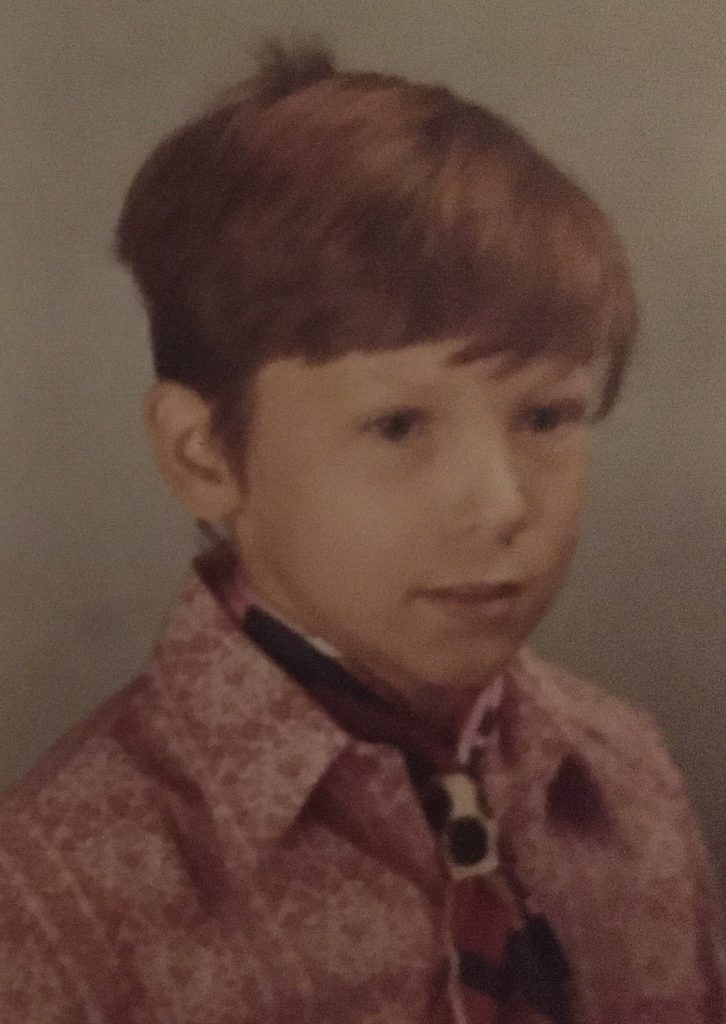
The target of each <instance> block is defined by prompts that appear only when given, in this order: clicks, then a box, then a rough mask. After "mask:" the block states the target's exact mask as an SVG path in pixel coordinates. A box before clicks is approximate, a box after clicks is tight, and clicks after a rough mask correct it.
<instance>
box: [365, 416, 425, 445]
mask: <svg viewBox="0 0 726 1024" xmlns="http://www.w3.org/2000/svg"><path fill="white" fill-rule="evenodd" d="M423 418H424V417H423V414H422V413H421V412H420V411H419V410H418V409H397V410H396V411H395V412H391V413H388V414H387V415H385V416H381V417H380V418H379V419H377V420H376V421H375V423H374V424H373V428H374V429H375V430H376V432H377V433H378V434H380V436H381V437H383V438H384V439H385V440H386V441H392V442H393V443H396V442H397V441H405V440H406V439H407V438H408V437H410V435H411V434H412V433H413V431H414V430H415V428H416V427H418V426H419V425H420V424H421V422H422V420H423Z"/></svg>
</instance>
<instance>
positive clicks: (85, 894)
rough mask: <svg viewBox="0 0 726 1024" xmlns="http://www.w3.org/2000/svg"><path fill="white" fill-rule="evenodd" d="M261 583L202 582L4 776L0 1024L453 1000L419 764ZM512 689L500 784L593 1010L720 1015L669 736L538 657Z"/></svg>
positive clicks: (708, 910) (682, 1019)
mask: <svg viewBox="0 0 726 1024" xmlns="http://www.w3.org/2000/svg"><path fill="white" fill-rule="evenodd" d="M248 599H249V595H247V596H246V595H245V594H244V592H243V591H238V592H237V593H236V595H230V594H226V595H222V594H221V593H219V594H214V593H213V592H212V590H211V589H210V587H209V585H208V584H206V583H204V582H203V581H202V579H201V578H199V577H198V576H196V575H195V576H193V577H192V578H191V579H190V580H189V582H188V583H187V585H186V586H185V587H184V590H183V592H182V594H181V596H180V599H179V603H178V606H177V607H176V608H175V610H174V612H173V614H172V616H171V618H170V621H169V623H168V625H167V628H166V631H165V633H164V635H163V637H162V638H161V639H160V640H159V642H158V643H157V644H156V646H155V648H154V650H153V652H152V653H151V655H150V657H149V660H148V662H147V664H146V665H145V666H144V668H143V670H142V672H141V673H140V674H139V675H138V677H137V678H136V679H135V680H133V681H132V682H131V683H130V684H129V685H128V686H127V687H125V688H124V689H123V690H122V691H121V692H120V693H119V694H117V695H116V696H115V697H114V698H112V699H111V700H110V701H109V702H107V703H106V704H105V705H104V706H103V707H102V708H100V709H99V710H98V711H97V712H96V713H95V714H94V715H93V716H92V717H91V718H90V719H88V720H87V721H86V722H84V723H82V724H81V725H80V726H79V727H77V728H76V729H75V730H74V731H73V732H72V733H70V734H69V735H68V736H66V737H65V738H64V739H63V740H61V741H60V742H59V743H58V744H57V745H56V747H55V748H53V750H51V751H50V753H49V754H48V755H46V757H45V758H44V759H43V760H42V761H41V762H40V763H39V764H38V766H36V768H35V770H34V771H33V772H32V773H31V774H30V775H29V777H28V778H27V779H25V780H24V781H23V782H21V783H20V784H18V785H17V786H16V787H15V788H14V789H13V790H12V791H11V792H10V793H8V794H7V795H6V796H5V798H4V800H3V802H2V805H1V806H0V1007H1V1009H0V1020H2V1022H3V1024H51V1022H52V1024H61V1022H62V1024H253V1022H254V1024H259V1022H263V1021H264V1022H265V1024H268V1022H269V1024H283V1022H284V1024H287V1022H295V1024H333V1022H335V1024H340V1022H345V1024H424V1022H427V1024H428V1022H430V1024H437V1022H443V1021H446V1020H447V1011H446V1007H445V980H446V974H447V965H446V937H445V935H444V934H443V925H442V919H443V915H442V910H443V907H444V903H445V899H446V883H445V879H444V877H443V875H442V871H441V865H440V861H439V859H438V857H437V854H436V849H435V844H434V840H433V837H432V835H431V832H430V830H429V827H428V824H427V822H426V820H425V818H424V816H423V812H422V811H421V808H420V805H419V802H418V800H417V798H416V796H415V793H414V792H413V790H412V787H411V783H410V781H409V778H408V773H407V770H406V766H405V763H404V760H403V757H402V755H401V754H399V753H398V752H397V751H396V750H394V749H392V748H390V747H388V746H384V745H381V744H369V743H365V742H362V741H358V740H354V739H352V738H351V737H350V736H349V735H347V734H346V733H345V732H343V731H342V730H341V729H340V728H339V727H338V726H337V725H336V724H335V723H334V722H333V721H332V720H331V719H330V718H329V717H328V716H327V715H326V714H325V713H324V712H323V711H322V710H321V709H320V707H319V706H318V705H317V704H316V703H314V701H313V700H312V699H311V698H310V697H309V696H308V695H307V694H306V693H305V691H304V690H303V689H302V688H301V687H300V686H299V685H298V684H297V683H296V682H295V681H294V680H293V679H291V678H290V677H289V676H288V675H286V674H285V673H284V672H283V671H282V670H281V669H279V668H278V667H277V666H276V665H275V664H274V663H273V662H272V661H271V660H270V659H269V658H268V657H267V656H266V655H265V654H263V653H262V652H261V651H260V650H259V649H258V648H256V647H255V645H254V644H253V643H252V642H251V641H250V640H249V639H248V638H247V637H246V636H245V635H244V634H243V633H242V632H241V630H240V628H239V621H238V620H239V616H240V614H241V613H242V612H243V610H244V606H245V601H246V600H248ZM494 692H495V691H494V690H492V691H490V695H489V697H488V698H483V700H486V699H491V695H492V694H493V693H494ZM500 697H501V702H502V703H501V711H502V714H501V718H502V726H501V729H500V732H499V733H498V734H497V735H496V737H495V739H494V740H493V741H492V742H491V743H490V744H489V745H488V746H487V748H486V751H485V754H486V756H485V757H484V771H483V776H482V786H485V787H486V791H487V796H488V799H489V802H490V804H491V805H492V807H493V810H494V812H495V814H496V816H497V818H498V821H499V831H500V837H501V844H502V854H503V856H506V857H507V858H508V859H509V863H510V865H511V866H512V868H513V870H514V871H515V872H516V874H517V877H518V879H519V881H520V882H521V885H522V887H523V889H524V891H525V892H526V893H527V894H528V895H529V900H530V905H531V906H532V908H533V910H534V911H536V912H541V913H543V914H545V915H546V916H547V918H548V920H549V921H550V922H551V923H552V925H553V927H554V928H555V930H556V933H557V935H558V938H559V939H560V942H561V943H562V945H563V948H564V949H565V951H566V954H567V957H568V959H569V961H570V965H571V970H572V977H573V984H574V994H575V1021H576V1022H577V1024H615V1022H617V1024H664V1022H666V1021H667V1022H668V1024H723V1022H724V1021H725V1020H726V1014H725V1011H724V977H725V975H726V971H725V970H724V959H723V946H722V938H721V935H722V933H721V927H722V925H721V922H720V918H719V912H720V911H719V898H718V894H717V891H716V886H715V883H714V881H713V877H712V874H711V871H710V868H709V865H708V861H707V857H706V853H705V850H704V846H703V843H702V840H701V837H700V834H699V831H698V828H697V826H696V825H695V823H694V820H693V817H692V814H691V812H690V810H689V807H688V803H687V800H686V797H685V795H684V791H683V785H682V780H681V778H680V775H679V773H678V772H677V770H676V769H675V768H674V767H673V765H672V763H671V762H670V760H669V758H668V756H667V754H666V752H665V750H664V747H663V744H662V740H661V737H660V734H659V732H658V730H657V729H656V728H655V726H654V725H653V724H652V723H651V721H650V719H649V718H648V717H647V716H645V715H644V714H642V713H641V712H638V711H635V710H633V709H631V708H629V707H627V706H626V705H624V704H623V703H622V702H620V701H618V700H616V699H615V698H612V697H610V696H607V695H605V694H603V693H601V692H600V691H599V690H597V689H595V688H594V687H592V686H590V685H589V684H586V683H583V682H580V681H578V680H576V679H574V678H573V677H571V676H569V675H567V674H566V673H564V672H562V671H560V670H557V669H555V668H553V667H551V666H548V665H546V664H545V663H544V662H542V661H540V660H539V659H537V658H536V657H535V656H534V655H532V654H531V653H529V652H528V651H527V650H523V651H522V652H521V655H520V656H519V657H518V658H517V659H515V662H514V663H513V664H512V666H511V667H510V670H509V671H507V673H505V674H504V676H503V677H502V680H501V691H500ZM483 707H484V706H483V704H482V705H481V706H479V707H477V708H475V709H474V712H473V713H472V717H471V718H470V720H469V722H468V723H467V726H466V727H465V730H464V735H463V736H462V742H468V743H470V742H475V741H476V728H477V722H478V719H479V717H480V716H481V713H482V711H483Z"/></svg>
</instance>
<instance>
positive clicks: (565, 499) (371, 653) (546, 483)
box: [234, 341, 596, 720]
mask: <svg viewBox="0 0 726 1024" xmlns="http://www.w3.org/2000/svg"><path fill="white" fill-rule="evenodd" d="M461 344H462V343H461V342H460V341H447V342H434V343H426V344H422V345H418V346H415V347H411V348H407V349H403V350H400V351H393V352H383V353H351V354H349V355H345V356H342V357H340V358H338V359H336V360H334V361H332V362H329V363H327V364H324V365H318V366H310V365H306V364H305V363H303V362H302V361H301V360H298V359H283V360H278V361H275V362H273V363H270V364H268V365H267V366H265V367H264V368H263V369H262V371H261V372H260V375H259V378H258V380H257V383H256V411H255V422H254V424H253V429H252V432H251V437H250V446H249V456H248V487H247V489H246V491H245V492H244V494H243V495H241V497H240V506H239V508H238V510H237V513H236V515H235V517H234V530H235V534H236V538H237V543H238V546H239V549H240V553H241V556H242V559H243V561H244V564H245V569H246V572H247V576H248V579H249V581H250V583H251V585H252V586H253V587H254V588H255V589H256V590H257V591H258V593H259V594H260V596H261V597H262V598H264V599H265V600H266V601H267V602H268V604H269V605H270V606H271V608H272V609H276V610H277V611H278V612H279V614H280V615H281V616H283V617H284V618H286V619H287V620H288V621H291V622H292V623H294V624H296V625H297V626H299V627H300V628H301V629H303V630H304V631H305V632H308V633H310V634H313V635H316V636H321V637H323V638H324V639H326V640H327V641H328V642H329V643H331V644H332V645H333V646H334V647H336V648H337V649H338V650H339V651H341V652H342V654H343V656H344V658H345V659H346V661H347V662H348V664H349V665H350V667H352V668H353V669H354V670H355V671H357V672H358V673H359V675H360V676H362V677H363V678H368V679H369V680H378V681H379V684H380V683H381V681H383V686H382V688H383V689H387V690H389V691H392V692H394V693H396V694H398V695H399V696H401V697H403V698H404V700H405V701H406V702H410V703H411V704H412V705H413V706H415V707H417V708H418V709H419V710H420V711H423V712H425V713H426V714H428V715H432V714H433V716H434V717H437V716H440V717H441V719H442V720H446V719H448V718H451V717H452V716H454V715H456V714H457V713H458V712H457V710H456V708H457V705H459V704H461V703H462V702H463V701H465V699H466V694H467V691H468V692H471V688H472V687H480V686H481V685H482V684H484V683H486V682H487V681H488V680H489V679H491V678H492V677H493V676H494V675H495V674H496V673H497V672H498V671H499V670H500V669H501V668H502V666H503V665H504V664H505V663H506V662H507V661H508V660H509V658H510V657H511V656H512V655H513V654H514V653H515V651H516V649H517V648H518V647H519V646H520V644H521V643H522V641H523V640H524V639H525V637H526V636H527V635H528V634H529V633H530V632H531V630H532V629H533V628H534V627H535V626H536V624H537V623H538V622H539V620H540V619H541V617H542V615H543V614H544V612H545V610H546V609H547V607H548V606H549V604H550V602H551V600H552V598H553V597H554V595H555V594H556V593H557V591H558V589H559V588H560V586H561V584H562V582H563V579H564V577H565V575H566V572H567V569H568V567H569V564H570V561H571V557H572V554H573V551H574V548H575V544H576V541H577V536H578V532H579V526H580V520H581V514H582V511H583V506H584V503H585V497H586V485H587V475H588V463H589V448H590V431H591V427H590V425H589V422H588V421H587V413H588V411H589V410H590V408H591V406H592V404H593V400H594V398H595V397H596V396H595V395H594V394H593V390H594V383H593V377H592V373H591V371H590V370H589V369H588V368H586V367H579V368H574V369H573V368H572V367H569V368H568V367H567V366H566V365H565V364H564V363H561V362H556V361H554V360H553V359H540V360H537V361H532V362H530V363H527V364H525V366H524V367H523V368H520V369H518V370H516V371H513V372H510V373H509V374H508V375H506V376H500V377H496V376H494V374H493V371H494V370H495V369H496V368H498V367H499V366H501V357H494V358H492V357H488V358H487V359H480V360H478V361H475V362H471V363H468V364H464V365H461V366H453V367H452V366H447V365H445V362H446V358H447V357H448V356H449V355H450V354H451V353H452V352H453V351H455V350H456V349H458V348H459V347H460V346H461ZM480 583H484V584H500V583H513V584H516V589H515V590H514V591H513V592H511V593H509V594H508V595H506V596H505V597H503V598H500V599H499V600H498V601H494V600H491V599H490V600H488V601H486V600H484V601H478V602H477V601H471V600H470V601H463V600H456V599H454V598H452V597H449V596H447V594H446V593H445V592H442V588H454V587H462V586H464V585H471V584H480Z"/></svg>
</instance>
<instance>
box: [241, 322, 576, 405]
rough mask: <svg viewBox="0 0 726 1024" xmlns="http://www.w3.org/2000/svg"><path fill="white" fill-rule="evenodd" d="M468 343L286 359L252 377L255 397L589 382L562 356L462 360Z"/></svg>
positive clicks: (349, 400) (304, 398)
mask: <svg viewBox="0 0 726 1024" xmlns="http://www.w3.org/2000/svg"><path fill="white" fill-rule="evenodd" d="M467 345H468V339H461V338H455V339H447V340H444V341H441V340H437V341H426V342H421V343H420V344H416V345H410V346H407V347H406V348H402V349H395V350H387V351H378V352H349V353H346V354H344V355H342V356H338V357H337V358H335V359H332V360H330V361H328V362H325V363H319V364H310V363H307V362H305V361H304V360H303V359H302V358H300V357H286V358H284V359H277V360H273V361H272V362H270V363H268V364H266V365H265V366H264V367H263V368H262V370H261V371H260V374H259V376H258V381H257V384H258V391H257V393H258V397H259V398H261V399H262V400H263V403H264V402H265V400H267V401H271V402H272V403H273V404H274V403H275V401H276V399H277V400H280V401H284V402H285V403H286V404H287V405H288V407H289V406H290V405H298V404H299V403H305V404H306V405H312V407H317V408H323V407H332V406H339V407H346V406H348V407H353V406H355V405H358V404H360V403H361V402H363V401H365V399H367V398H368V399H375V398H376V397H377V396H380V397H381V398H383V397H385V396H395V395H397V394H400V395H401V396H403V395H410V396H412V397H414V396H415V395H416V394H420V395H421V396H424V395H426V394H430V395H431V396H432V397H433V396H434V395H435V394H440V393H441V390H442V389H444V388H447V387H454V388H455V387H456V386H457V384H459V383H460V384H466V385H472V384H476V385H481V386H484V385H486V384H493V385H499V386H501V387H503V388H505V389H506V388H512V389H515V390H519V389H523V390H526V389H528V388H533V387H542V386H544V387H546V386H553V385H555V384H559V383H561V382H566V383H573V384H577V383H579V382H582V383H589V382H590V380H591V379H592V364H590V363H581V362H579V363H578V362H576V361H575V360H574V359H572V358H570V359H567V358H565V357H564V356H562V355H542V356H537V357H535V358H532V359H528V360H526V361H524V362H522V363H519V364H512V362H511V357H508V356H507V354H502V353H498V354H496V355H485V356H480V357H478V358H476V359H467V360H462V359H461V358H459V357H460V354H461V352H462V351H463V350H465V349H466V348H467Z"/></svg>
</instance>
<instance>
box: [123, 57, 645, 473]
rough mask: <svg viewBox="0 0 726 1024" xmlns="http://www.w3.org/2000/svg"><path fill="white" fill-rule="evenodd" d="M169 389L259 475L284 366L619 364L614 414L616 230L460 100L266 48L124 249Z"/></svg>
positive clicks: (610, 398)
mask: <svg viewBox="0 0 726 1024" xmlns="http://www.w3.org/2000/svg"><path fill="white" fill-rule="evenodd" d="M117 252H118V255H119V257H120V259H121V260H122V261H123V262H124V263H125V264H127V265H128V266H129V267H130V269H131V270H132V272H133V274H134V276H135V278H136V280H137V282H138V284H139V286H140V289H141V292H142V294H143V297H144V300H145V304H146V307H147V310H148V313H149V317H150V322H151V336H152V343H153V353H154V366H155V370H156V373H157V375H158V376H159V377H164V378H171V379H174V380H178V381H180V382H182V383H184V384H186V385H188V386H189V387H192V388H194V389H195V390H197V391H198V392H199V393H200V394H201V395H203V396H204V397H205V398H206V399H207V400H208V401H210V403H211V404H212V409H213V421H212V422H213V429H214V430H215V432H216V433H217V434H218V436H219V437H220V439H221V441H222V442H223V444H224V448H225V451H226V453H227V454H228V455H229V456H230V458H231V459H232V460H233V464H235V465H238V464H240V463H241V460H242V457H243V452H244V441H245V436H246V430H247V426H248V424H249V417H250V415H251V408H252V407H251V393H250V388H249V385H250V383H251V381H252V380H253V378H254V374H255V371H256V370H257V369H259V368H260V367H261V366H262V365H263V364H264V363H265V362H267V361H268V360H270V359H273V358H275V357H278V356H285V355H292V354H299V355H301V356H303V357H304V358H306V359H308V360H311V361H318V360H325V359H328V358H331V357H334V356H336V355H338V354H341V353H344V352H347V351H351V350H353V349H361V350H376V349H390V348H397V347H401V346H404V345H407V344H410V343H412V342H415V341H422V340H425V339H432V338H436V337H442V338H443V337H454V336H462V337H470V338H471V345H470V346H469V351H468V356H467V357H474V356H475V355H477V354H479V353H481V352H483V351H491V352H495V351H506V352H509V353H511V354H512V356H513V357H514V358H515V359H516V360H520V359H527V358H529V357H532V356H535V355H538V354H541V353H545V352H547V353H550V352H552V353H554V352H557V353H565V354H568V355H571V356H572V358H573V359H575V360H580V359H587V358H590V357H591V356H602V357H604V358H605V359H606V360H607V365H608V370H607V376H606V381H605V386H604V391H603V395H602V401H601V405H600V408H599V410H598V414H599V415H600V416H604V415H605V414H606V413H607V412H608V411H609V409H610V408H611V406H612V404H613V402H614V400H615V398H616V396H617V394H618V390H619V387H620V383H621V379H622V375H623V370H624V368H625V365H626V362H627V358H628V354H629V351H630V348H631V344H632V339H633V336H634V333H635V329H636V319H637V318H636V311H635V302H634V297H633V292H632V288H631V284H630V279H629V274H628V269H627V266H626V261H625V257H624V255H623V251H622V248H621V245H620V243H619V241H618V239H617V237H616V235H615V234H614V232H613V230H612V228H611V227H610V225H609V223H608V221H607V219H606V217H605V216H604V214H603V213H602V212H601V211H600V210H599V209H598V207H597V206H596V205H595V204H594V203H593V202H592V201H591V200H590V199H589V198H588V197H587V196H586V195H585V193H584V192H583V191H582V190H581V189H580V188H579V187H578V186H577V185H575V184H574V183H573V182H571V181H570V180H569V179H568V178H567V177H566V176H565V175H564V174H562V173H561V172H560V171H559V170H557V168H555V167H554V166H553V165H552V164H551V163H550V162H549V161H548V160H547V159H546V158H545V157H543V156H542V155H540V154H539V153H538V152H537V151H536V150H535V149H534V148H533V147H532V145H530V143H529V142H528V141H526V139H525V138H524V137H523V136H522V135H521V134H520V133H519V132H518V131H517V130H515V129H514V128H513V127H512V126H511V125H509V124H508V123H507V122H505V121H504V120H502V119H501V118H499V117H497V116H496V115H494V114H492V113H490V112H489V111H488V110H485V109H483V108H482V107H480V106H477V105H475V104H473V103H470V102H467V101H465V100H463V99H461V98H459V97H457V96H455V95H453V94H452V93H451V92H450V91H449V90H447V89H445V88H443V87H438V86H430V85H418V84H411V83H409V82H407V81H404V80H403V79H401V78H398V77H394V76H385V75H381V74H369V73H346V72H341V71H337V70H336V69H335V66H334V63H333V60H332V58H331V56H330V54H329V53H328V52H327V51H326V50H325V49H321V48H307V49H305V48H300V49H298V50H296V51H293V52H286V51H284V50H283V49H281V48H280V47H279V46H277V45H268V47H267V52H266V55H265V57H264V59H263V61H262V64H261V68H260V71H259V73H258V74H257V76H256V77H255V78H253V79H252V80H251V81H248V82H246V83H243V84H242V86H241V87H237V90H236V91H235V92H231V93H227V94H226V95H225V96H224V97H223V98H222V99H221V100H220V102H219V103H218V104H217V105H216V106H215V107H214V108H213V109H211V110H209V111H208V112H207V113H205V114H204V115H203V116H202V117H201V118H199V119H198V120H195V121H193V122H192V123H190V124H187V125H186V126H184V127H182V128H181V129H179V130H178V131H176V132H175V133H173V134H172V135H170V136H169V137H168V138H166V139H165V140H164V141H163V142H162V143H161V144H160V145H159V146H158V148H157V149H156V150H155V151H154V153H153V154H152V155H151V156H150V158H149V159H148V160H147V162H146V163H145V164H144V166H143V167H142V168H141V170H140V171H139V173H138V175H137V176H136V178H135V180H134V182H133V184H132V186H131V188H130V190H129V193H128V195H127V198H126V202H125V205H124V209H123V212H122V215H121V218H120V221H119V224H118V228H117Z"/></svg>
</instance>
